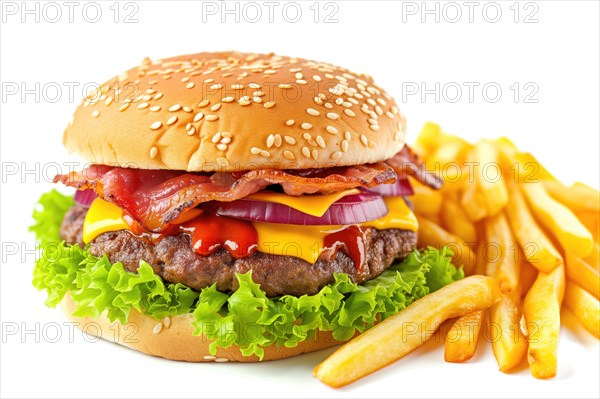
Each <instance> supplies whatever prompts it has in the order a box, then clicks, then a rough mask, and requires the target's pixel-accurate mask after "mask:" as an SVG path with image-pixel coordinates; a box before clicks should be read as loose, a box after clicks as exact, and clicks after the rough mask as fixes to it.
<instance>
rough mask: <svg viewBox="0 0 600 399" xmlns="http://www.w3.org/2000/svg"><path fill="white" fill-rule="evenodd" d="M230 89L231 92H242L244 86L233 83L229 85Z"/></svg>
mask: <svg viewBox="0 0 600 399" xmlns="http://www.w3.org/2000/svg"><path fill="white" fill-rule="evenodd" d="M231 88H232V89H233V90H242V89H243V88H244V85H243V84H241V83H234V84H232V85H231Z"/></svg>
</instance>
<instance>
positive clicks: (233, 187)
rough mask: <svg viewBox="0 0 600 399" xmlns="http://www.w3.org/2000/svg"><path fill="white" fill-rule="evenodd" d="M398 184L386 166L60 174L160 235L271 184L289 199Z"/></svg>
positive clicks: (96, 169) (97, 169)
mask: <svg viewBox="0 0 600 399" xmlns="http://www.w3.org/2000/svg"><path fill="white" fill-rule="evenodd" d="M395 180H396V173H395V172H394V170H393V169H392V168H391V167H390V166H388V165H386V164H385V163H383V162H379V163H375V164H366V165H356V166H347V167H336V168H331V169H329V170H327V169H319V170H313V171H283V170H272V169H263V170H252V171H248V172H245V173H243V174H241V176H240V173H225V172H216V173H212V174H207V173H189V172H184V171H172V170H145V169H128V168H118V167H111V166H104V165H92V166H90V167H88V168H86V169H85V170H83V171H81V172H71V173H69V174H66V175H57V176H56V177H55V178H54V182H55V183H56V182H61V183H63V184H65V185H67V186H70V187H75V188H77V189H79V190H84V189H94V190H95V191H96V193H97V194H98V196H100V197H101V198H103V199H105V200H107V201H110V202H113V203H114V204H116V205H117V206H119V207H120V208H121V209H123V210H124V211H125V212H126V213H128V214H129V215H130V216H131V217H132V218H133V219H134V220H136V221H137V222H138V223H140V224H141V225H142V226H143V227H144V228H145V229H146V230H149V231H155V232H158V231H161V230H163V229H164V228H165V227H166V225H167V224H168V223H169V222H170V221H172V220H174V219H176V218H177V217H178V216H179V215H180V214H181V213H183V212H185V211H186V210H189V209H192V208H194V207H196V206H197V205H199V204H201V203H204V202H208V201H235V200H237V199H240V198H243V197H245V196H247V195H250V194H253V193H255V192H257V191H260V190H262V189H264V188H265V187H267V186H270V185H273V184H279V185H281V187H282V188H283V191H284V192H285V193H286V194H289V195H302V194H315V193H329V192H335V191H341V190H345V189H349V188H354V187H361V186H362V187H374V186H377V185H379V184H383V183H391V182H394V181H395Z"/></svg>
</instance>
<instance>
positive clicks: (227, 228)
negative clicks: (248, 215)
mask: <svg viewBox="0 0 600 399" xmlns="http://www.w3.org/2000/svg"><path fill="white" fill-rule="evenodd" d="M181 231H182V232H184V233H188V234H189V235H190V237H191V238H192V247H193V248H194V251H196V253H197V254H198V255H202V256H208V255H210V254H212V253H213V252H214V251H216V250H217V249H219V248H225V249H226V250H227V252H229V254H230V255H231V256H233V257H234V258H236V259H240V258H246V257H248V256H250V255H252V254H253V253H254V252H256V249H257V247H258V234H257V232H256V229H255V228H254V226H252V223H250V222H247V221H245V220H239V219H232V218H228V217H222V216H217V215H214V214H212V213H209V212H204V213H202V214H201V215H200V216H198V217H196V218H194V219H192V220H190V221H188V222H185V223H183V224H182V225H181Z"/></svg>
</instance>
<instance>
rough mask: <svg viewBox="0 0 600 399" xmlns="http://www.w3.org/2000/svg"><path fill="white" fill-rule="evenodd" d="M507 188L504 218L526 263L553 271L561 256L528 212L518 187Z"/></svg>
mask: <svg viewBox="0 0 600 399" xmlns="http://www.w3.org/2000/svg"><path fill="white" fill-rule="evenodd" d="M508 188H509V192H510V203H509V204H508V206H507V207H506V208H505V213H506V217H507V218H508V221H509V223H510V226H511V228H512V232H513V234H514V235H515V237H516V238H517V242H518V243H519V246H520V247H521V249H522V250H523V254H524V255H525V256H526V257H527V262H529V263H531V264H532V265H533V266H534V267H536V268H537V269H539V270H540V271H542V272H546V273H547V272H550V271H552V270H554V269H555V268H556V267H558V265H560V264H562V263H563V259H562V256H561V255H560V253H559V252H558V250H557V249H556V248H555V247H554V245H553V244H552V242H551V241H550V240H549V239H548V237H546V235H545V234H544V232H543V231H542V229H541V228H540V227H539V226H538V224H537V222H536V221H535V219H534V218H533V216H532V215H531V213H530V212H529V208H528V207H527V204H526V203H525V199H524V198H523V195H522V194H521V192H520V191H519V189H518V187H516V185H514V184H508Z"/></svg>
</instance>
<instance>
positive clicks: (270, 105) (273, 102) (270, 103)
mask: <svg viewBox="0 0 600 399" xmlns="http://www.w3.org/2000/svg"><path fill="white" fill-rule="evenodd" d="M274 106H275V101H268V102H266V103H265V104H264V105H263V107H265V108H273V107H274Z"/></svg>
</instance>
